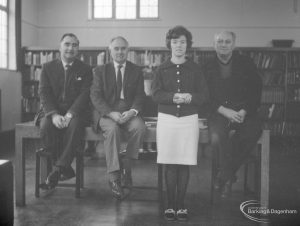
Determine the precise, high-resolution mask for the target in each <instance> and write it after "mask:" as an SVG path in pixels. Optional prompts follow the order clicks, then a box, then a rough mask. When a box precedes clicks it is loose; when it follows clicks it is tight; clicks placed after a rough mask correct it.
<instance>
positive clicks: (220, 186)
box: [214, 177, 225, 191]
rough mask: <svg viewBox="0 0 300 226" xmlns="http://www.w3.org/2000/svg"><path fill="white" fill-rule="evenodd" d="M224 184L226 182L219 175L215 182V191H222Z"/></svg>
mask: <svg viewBox="0 0 300 226" xmlns="http://www.w3.org/2000/svg"><path fill="white" fill-rule="evenodd" d="M224 185H225V182H224V181H223V180H222V179H221V178H219V177H217V178H216V181H215V183H214V190H215V191H222V189H223V187H224Z"/></svg>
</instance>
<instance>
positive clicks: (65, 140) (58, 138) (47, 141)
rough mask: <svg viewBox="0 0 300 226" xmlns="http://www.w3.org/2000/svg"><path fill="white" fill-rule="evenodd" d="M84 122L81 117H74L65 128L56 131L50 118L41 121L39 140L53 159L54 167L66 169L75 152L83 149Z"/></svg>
mask: <svg viewBox="0 0 300 226" xmlns="http://www.w3.org/2000/svg"><path fill="white" fill-rule="evenodd" d="M85 124H86V122H85V121H84V120H83V118H81V117H74V118H72V120H71V121H70V123H69V126H68V127H67V128H63V129H58V128H56V127H55V126H54V125H53V123H52V119H51V117H44V118H42V120H41V123H40V127H41V138H42V142H43V146H44V148H45V149H46V150H49V151H50V152H51V153H52V154H53V157H54V160H55V165H56V166H62V167H68V166H70V165H71V164H72V161H73V159H74V156H75V152H76V151H77V150H78V149H79V148H80V147H83V145H84V141H83V139H82V138H83V133H84V127H85Z"/></svg>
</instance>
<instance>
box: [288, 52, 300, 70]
mask: <svg viewBox="0 0 300 226" xmlns="http://www.w3.org/2000/svg"><path fill="white" fill-rule="evenodd" d="M287 67H289V68H300V54H299V53H289V54H288V55H287Z"/></svg>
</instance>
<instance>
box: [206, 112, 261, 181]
mask: <svg viewBox="0 0 300 226" xmlns="http://www.w3.org/2000/svg"><path fill="white" fill-rule="evenodd" d="M230 130H235V133H234V134H233V136H229V132H230ZM209 131H210V138H211V146H212V148H213V151H214V152H219V169H220V172H219V174H218V176H219V177H220V179H221V180H223V181H225V182H226V181H228V180H230V179H232V178H233V177H234V175H235V173H236V171H237V170H238V169H239V168H240V166H241V165H242V164H243V163H244V162H245V161H246V159H247V158H248V157H249V155H250V153H251V151H252V150H253V148H254V147H255V145H256V143H257V141H258V139H259V137H260V136H261V132H262V125H261V120H260V119H258V118H257V117H256V116H253V117H251V116H250V117H247V116H246V118H245V120H244V122H243V123H229V121H228V119H226V118H225V117H224V116H222V115H220V114H213V115H212V116H211V117H210V120H209Z"/></svg>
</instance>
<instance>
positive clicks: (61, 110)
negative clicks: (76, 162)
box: [39, 33, 92, 189]
mask: <svg viewBox="0 0 300 226" xmlns="http://www.w3.org/2000/svg"><path fill="white" fill-rule="evenodd" d="M78 49H79V40H78V38H77V37H76V36H75V35H74V34H72V33H67V34H64V35H63V36H62V38H61V41H60V48H59V51H60V59H56V60H53V61H51V62H48V63H46V64H44V65H43V68H42V73H41V80H40V86H39V95H40V100H41V105H42V108H43V112H44V117H43V118H42V119H41V122H40V127H41V136H42V140H43V145H44V149H45V150H47V151H48V152H51V153H52V154H53V156H54V159H55V160H56V161H55V163H54V167H53V170H52V171H51V172H50V174H49V175H48V177H47V180H46V182H45V185H46V186H45V188H46V189H50V188H54V187H55V186H56V185H57V183H58V181H59V180H66V179H70V178H72V177H74V176H75V173H74V170H73V169H72V167H71V163H72V161H73V158H74V153H75V151H76V149H78V147H79V146H80V145H82V137H83V131H84V126H85V124H86V122H87V121H88V120H87V117H88V115H87V113H88V110H87V109H88V108H89V104H88V103H89V92H90V85H91V82H92V69H91V67H90V66H88V65H86V64H84V63H83V62H81V61H80V60H78V59H77V58H76V56H77V54H78Z"/></svg>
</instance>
